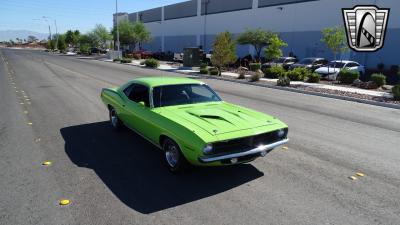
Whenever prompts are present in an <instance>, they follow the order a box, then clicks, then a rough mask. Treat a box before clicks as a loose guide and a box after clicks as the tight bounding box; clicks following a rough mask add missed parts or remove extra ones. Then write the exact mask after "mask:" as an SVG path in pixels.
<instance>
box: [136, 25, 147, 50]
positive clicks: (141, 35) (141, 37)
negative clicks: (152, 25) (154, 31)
mask: <svg viewBox="0 0 400 225" xmlns="http://www.w3.org/2000/svg"><path fill="white" fill-rule="evenodd" d="M133 32H134V33H135V35H136V37H137V40H138V43H139V48H140V49H141V48H142V44H143V43H146V42H149V41H150V40H151V33H150V31H148V30H147V28H146V26H145V25H144V24H143V23H142V22H136V23H134V25H133Z"/></svg>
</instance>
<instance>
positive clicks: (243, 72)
mask: <svg viewBox="0 0 400 225" xmlns="http://www.w3.org/2000/svg"><path fill="white" fill-rule="evenodd" d="M245 78H246V71H244V70H242V69H241V70H239V76H238V79H245Z"/></svg>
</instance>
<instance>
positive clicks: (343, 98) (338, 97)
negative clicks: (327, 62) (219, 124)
mask: <svg viewBox="0 0 400 225" xmlns="http://www.w3.org/2000/svg"><path fill="white" fill-rule="evenodd" d="M94 60H97V61H101V62H108V63H115V62H110V61H102V60H98V59H94ZM115 64H120V65H126V66H135V67H139V68H142V69H148V70H158V71H163V72H171V73H179V74H184V75H194V76H198V77H206V78H211V79H216V80H223V81H229V82H233V83H239V84H246V85H252V86H258V87H265V88H271V89H276V90H282V91H290V92H294V93H300V94H306V95H314V96H319V97H325V98H332V99H338V100H345V101H350V102H357V103H363V104H368V105H374V106H380V107H385V108H391V109H400V104H391V103H385V102H378V101H372V100H366V99H359V98H353V97H348V96H340V95H333V94H327V93H321V92H314V91H305V90H300V89H296V88H290V87H280V86H275V85H270V84H260V83H253V82H249V81H241V80H233V79H228V78H224V77H218V76H211V75H202V74H198V73H185V72H179V71H166V70H162V69H158V68H147V67H141V66H137V65H132V64H124V63H115Z"/></svg>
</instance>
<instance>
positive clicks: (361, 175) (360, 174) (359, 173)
mask: <svg viewBox="0 0 400 225" xmlns="http://www.w3.org/2000/svg"><path fill="white" fill-rule="evenodd" d="M356 175H357V176H359V177H363V176H365V174H363V173H361V172H358V173H356Z"/></svg>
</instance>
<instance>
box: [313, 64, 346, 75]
mask: <svg viewBox="0 0 400 225" xmlns="http://www.w3.org/2000/svg"><path fill="white" fill-rule="evenodd" d="M315 72H316V73H320V74H334V73H338V72H340V68H333V67H329V68H328V67H325V66H324V67H320V68H318V69H317V70H315Z"/></svg>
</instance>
